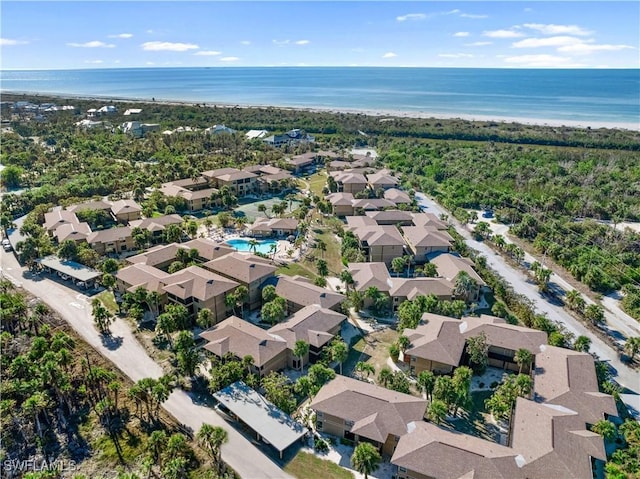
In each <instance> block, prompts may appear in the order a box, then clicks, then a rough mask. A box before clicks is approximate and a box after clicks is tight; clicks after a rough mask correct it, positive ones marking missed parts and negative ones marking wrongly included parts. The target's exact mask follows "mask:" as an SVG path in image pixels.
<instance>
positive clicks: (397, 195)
mask: <svg viewBox="0 0 640 479" xmlns="http://www.w3.org/2000/svg"><path fill="white" fill-rule="evenodd" d="M384 198H385V199H387V200H390V201H393V202H394V203H395V204H396V205H401V204H405V205H410V204H411V203H413V200H412V199H411V197H410V196H409V195H408V194H407V193H405V192H404V191H402V190H399V189H398V188H388V189H386V190H385V191H384Z"/></svg>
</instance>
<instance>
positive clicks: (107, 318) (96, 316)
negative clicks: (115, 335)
mask: <svg viewBox="0 0 640 479" xmlns="http://www.w3.org/2000/svg"><path fill="white" fill-rule="evenodd" d="M91 307H92V312H91V314H92V315H93V321H94V323H95V325H96V327H97V328H98V331H100V333H102V334H106V333H108V332H109V325H110V324H111V322H112V321H113V318H112V317H111V314H110V313H109V310H108V309H107V308H105V307H104V306H103V305H102V303H101V302H100V300H99V299H97V298H95V299H94V300H93V301H92V302H91Z"/></svg>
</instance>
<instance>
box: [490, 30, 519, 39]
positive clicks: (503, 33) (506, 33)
mask: <svg viewBox="0 0 640 479" xmlns="http://www.w3.org/2000/svg"><path fill="white" fill-rule="evenodd" d="M482 35H483V36H485V37H489V38H519V37H524V33H521V32H516V31H514V30H489V31H484V32H482Z"/></svg>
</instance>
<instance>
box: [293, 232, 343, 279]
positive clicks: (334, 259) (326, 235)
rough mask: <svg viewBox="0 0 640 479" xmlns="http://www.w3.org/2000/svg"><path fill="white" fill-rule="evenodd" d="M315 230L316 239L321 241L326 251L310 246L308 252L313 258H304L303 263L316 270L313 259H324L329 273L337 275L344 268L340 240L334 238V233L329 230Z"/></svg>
mask: <svg viewBox="0 0 640 479" xmlns="http://www.w3.org/2000/svg"><path fill="white" fill-rule="evenodd" d="M316 231H318V232H317V233H316V234H315V237H316V239H318V240H321V241H323V242H324V244H325V245H326V246H327V249H326V251H320V250H319V249H317V248H311V250H310V252H311V254H312V255H313V256H314V257H315V259H314V260H313V261H308V260H307V259H305V260H304V261H303V263H304V265H305V266H306V267H307V268H308V269H310V270H312V271H314V272H317V271H316V263H315V261H316V260H318V259H324V260H325V261H326V262H327V266H328V267H329V273H330V274H332V275H336V276H337V275H339V274H340V272H341V271H342V270H343V269H344V265H343V264H342V256H340V241H339V240H338V239H336V237H335V235H334V234H333V233H332V232H331V231H323V230H316Z"/></svg>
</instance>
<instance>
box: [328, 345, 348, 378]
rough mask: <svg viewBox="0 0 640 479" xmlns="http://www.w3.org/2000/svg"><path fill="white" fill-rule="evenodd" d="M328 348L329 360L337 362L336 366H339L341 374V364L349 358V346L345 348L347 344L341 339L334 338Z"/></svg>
mask: <svg viewBox="0 0 640 479" xmlns="http://www.w3.org/2000/svg"><path fill="white" fill-rule="evenodd" d="M329 347H330V350H329V351H330V354H331V360H333V361H337V362H338V364H339V365H340V374H342V363H343V362H345V361H346V359H347V357H348V356H349V346H347V343H345V342H344V341H342V340H341V339H339V338H336V339H334V340H333V341H332V342H331V345H330V346H329Z"/></svg>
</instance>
